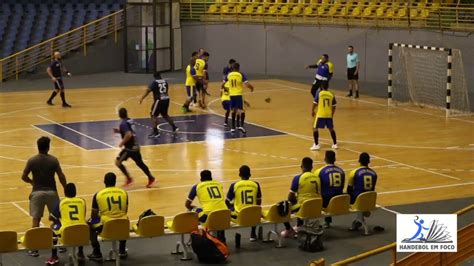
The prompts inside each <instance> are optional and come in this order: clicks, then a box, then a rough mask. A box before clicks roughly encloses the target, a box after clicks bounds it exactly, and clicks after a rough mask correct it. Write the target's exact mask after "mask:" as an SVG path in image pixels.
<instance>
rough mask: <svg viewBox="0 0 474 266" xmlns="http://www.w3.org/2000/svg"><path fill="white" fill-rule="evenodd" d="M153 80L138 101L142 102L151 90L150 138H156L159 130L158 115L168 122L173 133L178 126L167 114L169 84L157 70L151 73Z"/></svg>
mask: <svg viewBox="0 0 474 266" xmlns="http://www.w3.org/2000/svg"><path fill="white" fill-rule="evenodd" d="M153 76H154V77H155V80H154V81H153V82H151V83H150V85H148V88H147V90H146V91H145V93H143V95H142V97H141V98H140V100H139V101H138V102H139V103H140V104H142V102H143V100H144V99H145V98H146V96H148V94H149V93H150V92H153V105H152V106H151V111H150V116H151V124H152V126H153V132H152V133H151V134H150V135H148V137H150V138H158V137H159V136H160V132H159V131H158V117H159V116H160V114H161V116H162V117H163V119H164V120H166V122H168V124H170V126H171V128H172V130H173V133H174V132H176V131H178V130H179V129H178V127H177V126H176V125H175V124H174V122H173V119H171V117H170V116H169V115H168V108H169V106H170V96H169V94H168V90H169V86H168V82H167V81H166V80H164V79H163V78H161V74H160V73H159V72H155V73H154V74H153Z"/></svg>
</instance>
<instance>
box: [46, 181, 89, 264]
mask: <svg viewBox="0 0 474 266" xmlns="http://www.w3.org/2000/svg"><path fill="white" fill-rule="evenodd" d="M76 194H77V193H76V186H75V185H74V184H73V183H68V184H67V185H66V187H65V188H64V196H66V197H65V198H64V199H62V200H61V202H60V203H59V205H58V206H57V207H56V208H55V209H54V210H53V212H52V213H51V214H50V216H49V219H50V220H51V221H52V222H53V224H52V229H53V232H54V235H55V236H57V237H60V236H61V233H62V231H63V229H64V228H65V227H67V226H70V225H75V224H87V223H86V201H85V200H84V199H83V198H78V197H76ZM54 244H57V239H55V240H54ZM77 257H78V260H79V261H84V251H83V248H82V247H79V251H78V252H77ZM58 263H59V258H58V251H57V249H56V248H54V249H53V250H52V252H51V258H49V259H48V261H46V265H55V264H58Z"/></svg>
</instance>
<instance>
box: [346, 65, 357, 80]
mask: <svg viewBox="0 0 474 266" xmlns="http://www.w3.org/2000/svg"><path fill="white" fill-rule="evenodd" d="M356 70H357V67H351V68H348V69H347V79H348V80H358V79H359V73H357V74H355V72H356Z"/></svg>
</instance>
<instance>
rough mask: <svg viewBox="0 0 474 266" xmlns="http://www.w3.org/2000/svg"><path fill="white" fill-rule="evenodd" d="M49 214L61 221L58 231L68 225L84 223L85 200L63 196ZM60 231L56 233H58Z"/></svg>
mask: <svg viewBox="0 0 474 266" xmlns="http://www.w3.org/2000/svg"><path fill="white" fill-rule="evenodd" d="M51 216H52V217H54V218H55V219H56V220H59V221H60V223H61V228H60V231H61V230H62V229H63V228H64V227H66V226H69V225H74V224H85V223H86V201H85V200H84V199H83V198H78V197H74V198H64V199H62V200H61V202H60V203H59V205H58V206H57V207H56V209H55V210H54V211H53V212H52V213H51ZM60 231H59V232H58V231H56V233H58V234H60Z"/></svg>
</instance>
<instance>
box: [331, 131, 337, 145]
mask: <svg viewBox="0 0 474 266" xmlns="http://www.w3.org/2000/svg"><path fill="white" fill-rule="evenodd" d="M331 138H332V142H333V143H334V144H337V140H336V131H334V130H333V131H331Z"/></svg>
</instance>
